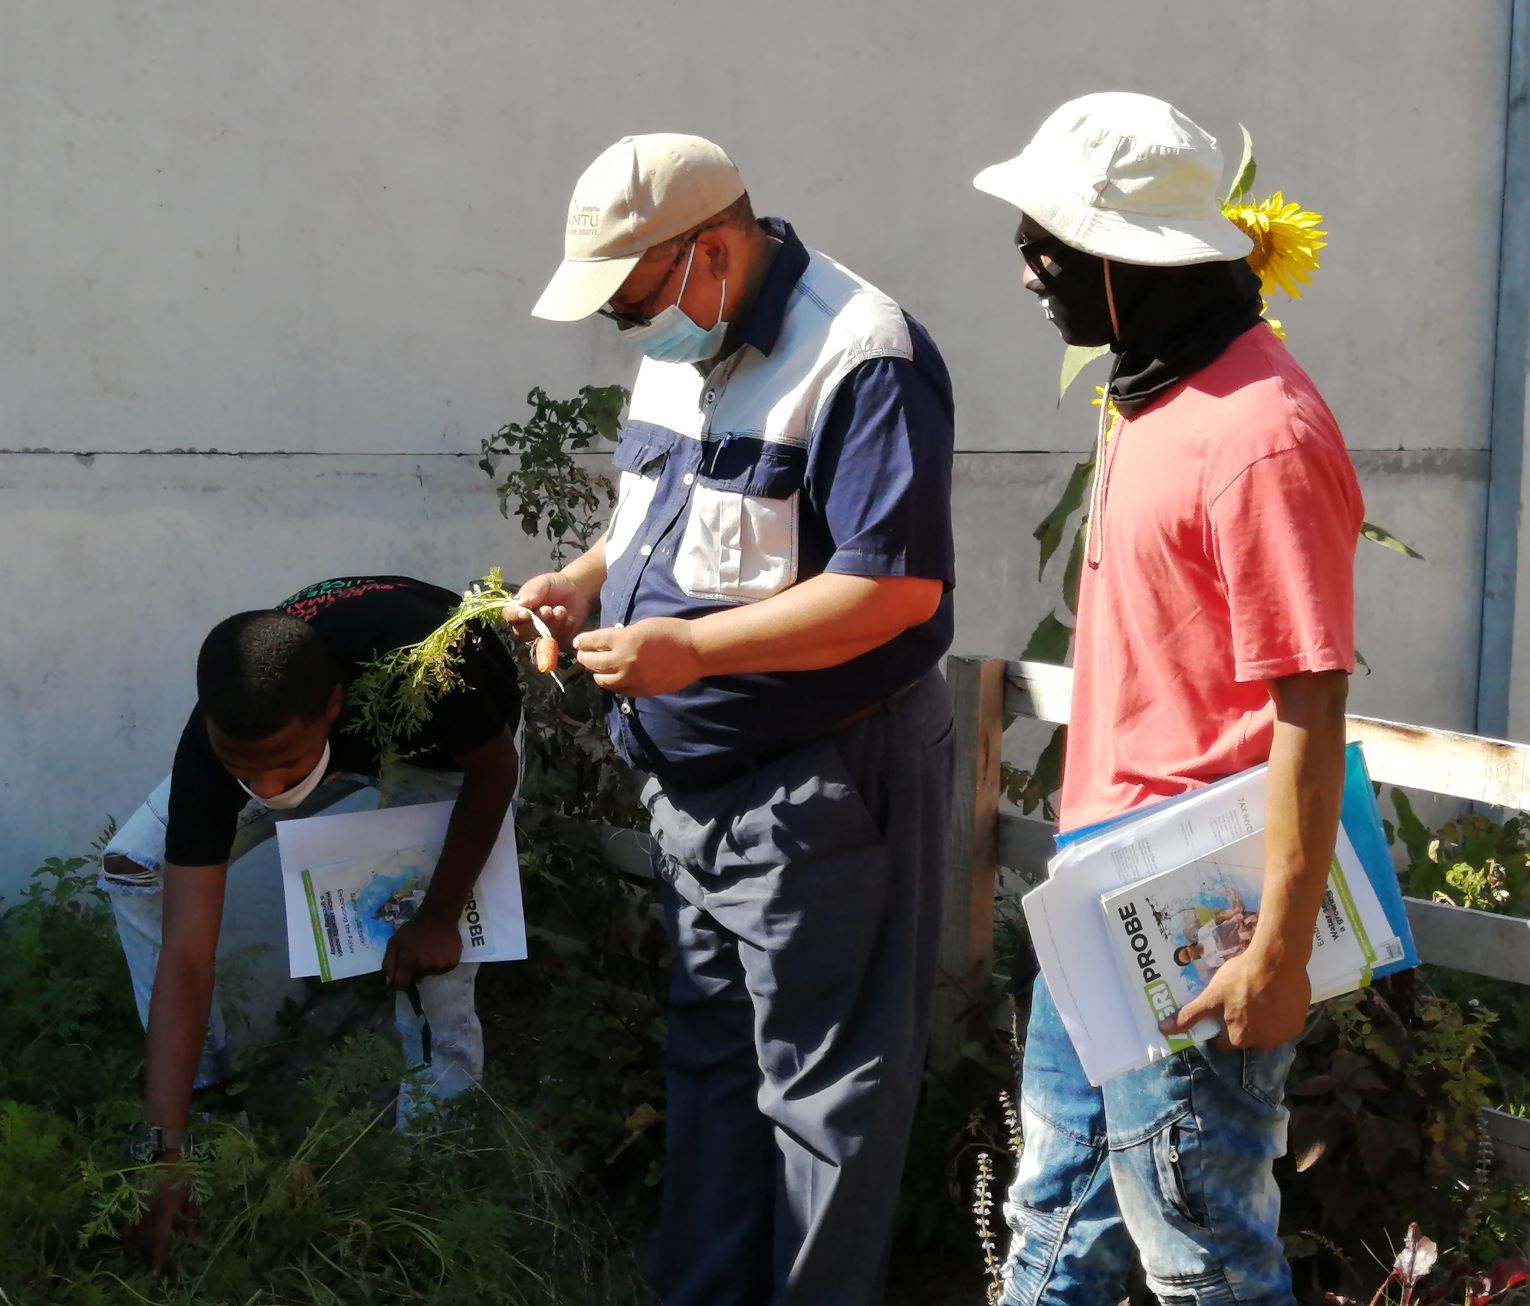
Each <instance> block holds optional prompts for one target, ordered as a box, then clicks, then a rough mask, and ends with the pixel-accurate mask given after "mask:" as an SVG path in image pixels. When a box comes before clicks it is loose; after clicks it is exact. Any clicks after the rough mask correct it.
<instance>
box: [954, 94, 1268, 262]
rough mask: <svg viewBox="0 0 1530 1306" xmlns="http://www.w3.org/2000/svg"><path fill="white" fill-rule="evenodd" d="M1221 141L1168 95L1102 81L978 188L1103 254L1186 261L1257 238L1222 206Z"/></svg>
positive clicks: (987, 173)
mask: <svg viewBox="0 0 1530 1306" xmlns="http://www.w3.org/2000/svg"><path fill="white" fill-rule="evenodd" d="M1221 182H1222V151H1221V148H1220V147H1219V146H1218V145H1217V142H1216V138H1215V137H1213V136H1211V135H1210V134H1208V133H1207V132H1205V131H1203V130H1202V129H1201V128H1200V127H1198V126H1196V125H1195V123H1193V122H1191V121H1190V119H1189V118H1187V117H1185V115H1184V114H1182V113H1181V112H1180V111H1179V110H1178V109H1176V108H1175V107H1174V106H1173V105H1172V104H1167V103H1165V102H1164V101H1163V100H1157V99H1154V98H1153V97H1152V96H1151V95H1137V94H1134V93H1132V92H1130V91H1101V92H1098V93H1096V94H1094V95H1085V96H1081V97H1080V98H1078V99H1076V100H1069V101H1068V103H1066V104H1065V105H1063V106H1062V107H1061V108H1060V109H1057V110H1056V111H1055V112H1053V114H1052V115H1051V117H1049V118H1048V119H1047V120H1046V121H1045V122H1044V123H1042V124H1041V128H1040V130H1038V131H1037V133H1036V135H1035V136H1033V137H1032V138H1031V143H1030V144H1029V145H1027V146H1026V147H1025V148H1024V149H1023V150H1021V151H1020V153H1019V154H1017V155H1016V156H1015V157H1014V158H1012V159H1008V160H1006V161H1005V162H1003V163H996V164H994V165H993V166H992V167H990V168H984V169H983V171H982V172H980V173H978V175H977V176H976V177H975V178H974V179H973V182H972V184H973V185H974V186H976V187H977V188H978V189H979V190H982V191H987V192H988V193H989V194H990V195H997V196H998V197H999V198H1000V199H1002V200H1008V201H1009V203H1011V204H1013V205H1014V206H1015V207H1016V208H1018V209H1019V210H1020V211H1021V212H1022V213H1024V214H1025V215H1026V216H1027V217H1029V218H1031V219H1032V220H1033V221H1035V222H1039V223H1040V224H1041V225H1042V226H1043V227H1045V228H1046V229H1047V230H1048V231H1049V232H1051V233H1052V235H1054V236H1056V237H1057V238H1058V239H1059V240H1060V241H1062V242H1063V243H1064V244H1065V245H1071V246H1072V247H1073V248H1074V249H1081V250H1083V251H1084V252H1085V253H1087V254H1095V255H1098V256H1099V257H1100V258H1109V259H1116V260H1118V261H1119V262H1122V263H1141V264H1146V265H1148V266H1150V267H1183V266H1185V265H1186V264H1190V263H1215V262H1220V261H1227V260H1231V259H1238V258H1246V257H1247V256H1248V254H1249V253H1250V252H1251V251H1252V250H1253V248H1254V242H1253V241H1252V240H1250V239H1249V237H1248V236H1247V235H1245V234H1244V233H1243V232H1242V231H1241V230H1239V229H1238V227H1236V226H1235V225H1233V223H1232V222H1230V221H1228V219H1227V218H1225V217H1223V216H1222V195H1221Z"/></svg>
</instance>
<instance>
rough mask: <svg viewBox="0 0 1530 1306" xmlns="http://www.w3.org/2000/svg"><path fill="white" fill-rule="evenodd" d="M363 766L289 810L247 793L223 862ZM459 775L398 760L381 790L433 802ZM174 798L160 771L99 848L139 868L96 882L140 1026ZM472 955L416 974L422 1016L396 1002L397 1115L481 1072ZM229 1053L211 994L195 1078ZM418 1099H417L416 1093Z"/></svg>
mask: <svg viewBox="0 0 1530 1306" xmlns="http://www.w3.org/2000/svg"><path fill="white" fill-rule="evenodd" d="M376 783H377V782H376V781H375V780H374V779H371V778H368V777H367V776H362V775H339V776H335V777H334V778H332V779H330V780H328V781H326V782H325V783H324V784H321V785H320V786H319V787H318V788H317V789H315V790H314V791H313V793H312V794H311V795H309V797H308V799H307V800H306V801H305V802H304V803H303V804H302V805H301V806H299V807H296V808H294V809H293V810H292V811H290V812H273V811H272V810H271V809H270V808H269V807H267V806H266V805H265V804H264V803H262V802H260V801H259V800H255V799H252V800H251V801H250V803H249V804H248V805H247V806H246V807H245V809H244V811H243V812H241V813H240V815H239V832H238V834H237V836H236V837H235V841H234V848H233V851H232V852H231V853H230V855H229V862H230V864H233V863H234V862H237V861H238V860H239V858H240V857H242V856H243V855H244V854H245V853H247V852H249V851H250V849H251V848H254V847H255V846H256V845H257V844H260V843H263V842H264V841H265V840H267V839H269V838H270V837H271V836H272V835H273V834H274V833H275V832H276V822H277V821H279V820H287V819H290V818H293V817H301V816H315V815H317V814H318V813H319V812H321V811H323V810H324V809H325V808H327V807H331V806H333V805H334V804H335V803H337V802H339V801H340V800H341V799H342V798H345V797H347V796H349V795H350V794H353V793H355V792H356V791H357V790H358V789H363V788H368V787H375V786H376ZM461 786H462V776H461V774H460V773H458V772H455V771H428V770H425V769H424V768H421V767H412V766H407V765H404V766H399V767H398V768H397V771H396V773H394V774H391V775H390V776H389V779H388V786H387V800H388V802H389V804H390V805H392V806H395V807H406V806H409V805H411V804H414V803H428V802H439V801H442V800H445V799H449V798H455V797H456V796H457V792H458V790H459V789H460V788H461ZM169 798H170V781H169V780H168V779H166V780H165V781H164V782H163V783H161V784H160V785H159V786H158V787H157V788H156V789H155V790H154V792H153V793H151V794H150V795H149V796H148V798H147V799H146V800H145V801H144V803H143V805H142V806H141V807H139V808H138V810H137V811H136V812H134V813H133V815H132V816H130V817H129V818H128V819H127V820H126V821H124V822H123V823H122V826H121V828H119V829H118V831H117V833H116V834H115V835H114V836H113V837H112V840H111V842H110V843H109V844H108V845H107V847H106V848H105V850H104V851H103V853H102V859H103V861H104V860H106V859H108V858H112V857H121V858H124V859H126V860H127V861H128V862H130V863H132V865H133V867H134V868H135V870H134V871H133V872H131V873H123V872H122V871H121V869H120V864H118V865H119V869H118V872H117V873H116V874H108V873H107V872H106V871H103V872H102V874H101V887H102V888H103V889H105V890H106V893H107V896H108V897H109V898H110V899H111V904H112V913H113V915H114V916H115V917H116V920H117V936H118V938H120V939H121V940H122V951H123V953H124V954H125V955H126V957H127V963H128V971H129V973H130V974H131V975H132V980H133V998H134V1000H135V1001H136V1002H137V1004H138V1018H139V1019H140V1020H141V1021H142V1022H143V1025H144V1028H145V1029H147V1028H148V1024H149V996H150V994H151V993H152V992H153V991H154V972H155V970H156V969H157V968H158V966H159V953H160V944H161V939H162V930H163V911H164V896H163V894H162V892H161V875H162V872H163V868H164V863H165V813H166V810H167V804H168V802H169ZM477 978H478V963H477V962H463V963H461V964H460V965H458V966H457V967H456V968H455V969H453V970H450V971H447V972H446V974H444V975H431V976H427V977H426V978H425V979H422V980H421V981H420V984H419V996H420V1005H421V1007H422V1008H423V1010H424V1016H423V1019H422V1017H421V1016H419V1015H416V1014H415V1011H414V1009H413V1007H412V1006H411V1004H410V1002H409V999H408V998H407V997H406V996H405V995H404V994H402V993H400V994H399V995H398V997H397V998H396V1000H395V1002H394V1025H395V1027H396V1028H397V1030H398V1034H399V1039H400V1041H401V1043H402V1045H403V1049H404V1058H405V1062H406V1064H407V1065H409V1066H410V1067H411V1068H412V1071H413V1073H411V1074H410V1076H409V1077H408V1078H407V1079H406V1080H405V1081H404V1082H403V1084H401V1085H400V1089H399V1103H398V1123H399V1127H400V1128H405V1127H407V1126H408V1125H409V1124H410V1123H411V1122H412V1121H415V1120H417V1119H419V1114H420V1110H421V1108H422V1107H424V1106H426V1105H428V1104H432V1103H436V1102H442V1101H445V1100H447V1099H448V1098H452V1097H455V1096H456V1095H457V1094H458V1093H460V1092H462V1091H463V1090H464V1089H466V1088H468V1087H470V1086H471V1085H473V1084H475V1083H477V1082H478V1080H479V1079H480V1078H482V1076H483V1029H482V1027H481V1026H480V1024H479V1022H478V1013H477V1011H476V1009H475V1008H474V1005H473V988H474V984H475V983H476V981H477ZM427 1023H428V1025H429V1029H430V1061H429V1064H426V1061H425V1051H424V1037H423V1035H424V1030H425V1025H426V1024H427ZM230 1074H231V1056H230V1049H229V1039H228V1030H227V1026H226V1023H225V1021H224V1016H223V1009H222V1005H221V1003H220V1002H219V1000H218V995H217V993H216V992H214V994H213V1004H212V1013H211V1016H210V1017H209V1020H208V1027H207V1040H206V1042H205V1043H204V1044H203V1047H202V1059H201V1063H200V1064H199V1065H198V1067H197V1076H196V1082H195V1086H196V1087H197V1088H207V1087H209V1086H211V1085H213V1084H216V1083H219V1082H221V1081H223V1080H226V1079H228V1078H229V1077H230ZM422 1099H423V1100H422Z"/></svg>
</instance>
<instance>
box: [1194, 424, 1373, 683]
mask: <svg viewBox="0 0 1530 1306" xmlns="http://www.w3.org/2000/svg"><path fill="white" fill-rule="evenodd" d="M1362 511H1363V508H1362V503H1361V497H1360V487H1359V484H1358V483H1357V481H1356V479H1355V471H1354V467H1353V465H1352V464H1351V463H1350V460H1349V455H1348V453H1347V452H1346V451H1345V450H1344V447H1343V445H1342V443H1341V442H1340V441H1339V440H1338V437H1337V432H1335V433H1334V435H1333V438H1332V439H1328V438H1325V437H1324V436H1323V435H1322V434H1319V435H1317V437H1316V438H1313V439H1303V440H1300V441H1298V442H1297V443H1295V444H1293V445H1290V446H1288V447H1286V448H1282V449H1280V450H1278V451H1276V452H1272V453H1269V454H1266V455H1265V456H1264V457H1262V458H1260V459H1258V460H1257V461H1255V462H1253V463H1252V464H1250V465H1249V466H1248V467H1245V468H1244V469H1243V470H1242V471H1241V472H1239V473H1238V475H1237V476H1236V477H1235V478H1234V479H1233V481H1232V482H1231V484H1229V485H1228V486H1227V487H1226V489H1224V490H1223V491H1222V492H1221V493H1220V494H1219V495H1217V497H1216V498H1215V500H1214V501H1213V502H1212V504H1211V506H1210V512H1209V525H1210V531H1211V547H1212V554H1213V557H1214V560H1215V562H1216V566H1217V569H1218V572H1219V574H1220V576H1221V579H1222V582H1223V585H1224V586H1225V589H1226V594H1227V605H1228V612H1229V616H1230V618H1231V625H1232V643H1233V658H1234V676H1235V678H1236V679H1238V680H1240V681H1254V680H1274V679H1277V678H1279V677H1281V676H1290V675H1295V674H1297V673H1299V672H1319V671H1350V672H1352V671H1354V669H1355V545H1356V542H1357V541H1358V539H1359V535H1360V525H1361V515H1362Z"/></svg>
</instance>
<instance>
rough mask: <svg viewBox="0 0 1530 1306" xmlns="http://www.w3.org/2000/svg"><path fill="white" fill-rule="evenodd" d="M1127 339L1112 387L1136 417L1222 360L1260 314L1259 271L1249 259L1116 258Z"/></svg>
mask: <svg viewBox="0 0 1530 1306" xmlns="http://www.w3.org/2000/svg"><path fill="white" fill-rule="evenodd" d="M1110 284H1111V290H1112V292H1113V293H1114V295H1115V301H1116V314H1117V317H1118V319H1119V321H1120V325H1121V340H1122V343H1121V344H1118V345H1114V346H1112V349H1113V351H1114V352H1115V354H1116V355H1117V357H1116V362H1115V366H1114V368H1113V369H1112V371H1111V380H1110V395H1111V398H1112V399H1113V400H1114V401H1115V404H1116V407H1117V408H1118V409H1120V411H1121V412H1122V414H1123V415H1125V416H1126V417H1133V416H1135V415H1136V414H1137V413H1139V412H1141V411H1142V409H1144V408H1146V407H1147V406H1148V405H1149V404H1150V403H1152V402H1153V401H1154V400H1155V399H1157V398H1158V397H1159V396H1160V395H1162V394H1163V393H1164V392H1165V391H1166V390H1168V389H1170V388H1171V387H1173V386H1175V385H1178V384H1179V383H1180V382H1181V381H1183V380H1184V379H1185V378H1186V377H1189V376H1191V375H1193V374H1194V373H1196V372H1198V371H1200V370H1201V368H1203V367H1205V366H1206V365H1207V364H1208V363H1211V362H1213V361H1215V360H1216V359H1217V358H1218V357H1219V356H1220V355H1221V353H1222V351H1223V350H1224V349H1226V348H1227V346H1228V345H1230V344H1231V343H1232V342H1233V341H1234V340H1236V339H1237V338H1238V337H1239V336H1241V335H1242V334H1243V333H1244V332H1245V331H1247V330H1248V329H1249V328H1250V327H1251V326H1253V325H1254V324H1255V323H1256V322H1258V321H1259V319H1260V317H1261V316H1262V314H1263V308H1264V306H1263V303H1262V302H1261V300H1260V298H1259V278H1258V277H1257V276H1256V275H1255V273H1254V270H1253V269H1252V268H1251V267H1249V265H1248V263H1247V262H1246V261H1245V260H1243V259H1234V260H1232V261H1230V262H1225V263H1196V264H1192V265H1191V266H1190V267H1183V268H1152V267H1144V266H1142V265H1141V264H1133V263H1116V262H1112V263H1111V265H1110Z"/></svg>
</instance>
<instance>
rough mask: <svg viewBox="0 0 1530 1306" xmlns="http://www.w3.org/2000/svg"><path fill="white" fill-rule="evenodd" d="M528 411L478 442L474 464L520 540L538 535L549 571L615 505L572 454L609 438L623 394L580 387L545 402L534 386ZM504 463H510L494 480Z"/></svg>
mask: <svg viewBox="0 0 1530 1306" xmlns="http://www.w3.org/2000/svg"><path fill="white" fill-rule="evenodd" d="M526 402H527V403H528V404H530V405H531V408H532V413H531V416H530V418H528V419H527V420H526V421H525V422H510V423H508V424H507V425H505V426H503V427H501V428H500V429H499V431H498V432H496V433H495V434H494V435H491V436H489V437H488V438H487V439H485V440H484V442H483V457H482V458H481V459H480V460H479V463H478V465H479V466H480V467H481V468H482V469H483V470H484V472H485V473H486V474H487V475H488V476H490V477H491V478H492V477H496V476H499V478H500V479H499V480H498V481H497V483H496V489H497V491H498V494H499V510H500V512H501V513H503V514H504V515H505V516H506V517H509V515H510V513H511V510H512V508H513V510H514V512H515V514H516V516H517V517H518V518H519V519H520V523H521V529H522V530H523V531H525V533H526V534H527V535H537V534H542V535H544V536H545V537H546V538H547V540H548V542H549V543H550V544H551V545H552V559H553V563H554V565H555V566H562V565H563V563H564V562H565V561H567V558H568V554H569V552H570V551H573V550H583V549H585V548H587V547H588V546H589V543H590V541H591V540H592V539H593V538H594V534H593V533H592V527H593V525H594V524H595V523H596V522H597V520H598V519H599V518H600V517H601V516H602V515H603V514H604V512H605V511H606V510H607V509H609V508H610V506H611V504H612V503H613V502H615V496H614V491H613V490H612V488H611V482H610V481H609V480H608V479H607V478H606V477H604V476H602V475H600V474H599V473H598V472H592V471H590V470H589V469H587V468H585V467H581V466H580V465H579V463H578V462H577V461H576V460H575V458H574V455H575V454H579V453H584V452H586V451H587V450H589V449H591V448H592V447H594V446H595V442H596V441H597V440H615V439H616V436H617V433H618V431H619V430H620V424H621V412H622V408H623V407H624V406H625V404H626V402H627V391H626V390H625V389H624V388H623V387H621V386H619V385H605V386H588V385H587V386H584V387H582V388H581V389H580V391H579V393H578V394H577V395H576V396H575V397H574V398H572V399H552V398H549V397H548V395H547V392H546V391H545V390H543V389H542V388H541V387H540V386H538V387H536V388H535V389H534V390H532V391H531V393H530V394H529V395H527V396H526ZM505 458H512V459H514V465H513V466H512V467H511V468H510V469H509V470H508V471H507V472H505V473H504V474H503V475H502V476H501V475H500V471H501V463H502V461H503V460H504V459H505Z"/></svg>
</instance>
